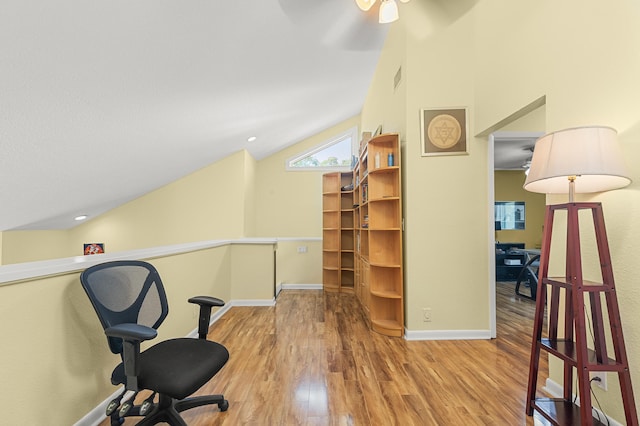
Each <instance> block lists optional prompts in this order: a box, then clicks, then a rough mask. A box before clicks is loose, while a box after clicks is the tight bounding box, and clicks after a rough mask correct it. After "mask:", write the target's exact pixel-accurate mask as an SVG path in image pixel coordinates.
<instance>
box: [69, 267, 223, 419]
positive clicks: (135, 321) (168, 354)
mask: <svg viewBox="0 0 640 426" xmlns="http://www.w3.org/2000/svg"><path fill="white" fill-rule="evenodd" d="M80 281H81V283H82V286H83V287H84V289H85V291H86V292H87V295H88V296H89V299H90V300H91V303H92V304H93V307H94V308H95V310H96V313H97V314H98V317H99V318H100V322H101V323H102V327H103V328H104V330H105V334H106V335H107V341H108V343H109V347H110V349H111V351H112V352H113V353H115V354H120V356H121V357H122V362H121V363H120V364H119V365H118V366H117V367H116V368H115V369H114V370H113V373H112V374H111V383H113V384H114V385H120V384H123V385H125V389H124V391H123V392H122V393H121V394H120V395H119V396H118V397H117V398H115V399H114V400H112V401H111V402H110V403H109V405H108V406H107V410H106V411H107V416H110V417H111V425H112V426H117V425H120V424H122V423H123V422H124V417H128V416H143V417H144V419H142V421H141V422H140V423H138V424H140V425H153V424H156V423H159V422H167V423H169V424H170V425H186V423H185V421H184V420H183V419H182V417H181V416H180V414H179V413H180V412H182V411H184V410H187V409H190V408H194V407H199V406H202V405H207V404H218V408H219V409H220V411H226V410H227V408H229V402H228V401H227V400H225V399H224V396H222V395H208V396H199V397H191V398H187V397H188V396H189V395H191V394H192V393H194V392H195V391H196V390H198V389H199V388H200V387H202V386H203V385H204V384H205V383H207V382H208V381H209V380H210V379H211V378H212V377H213V376H215V375H216V373H217V372H218V371H219V370H220V369H221V368H222V367H223V366H224V365H225V364H226V362H227V360H228V359H229V352H228V351H227V349H226V348H225V347H224V346H222V345H221V344H219V343H216V342H211V341H208V340H206V337H207V332H208V330H209V320H210V316H211V308H212V307H213V306H223V305H224V302H223V301H222V300H220V299H216V298H214V297H208V296H198V297H193V298H191V299H189V302H190V303H195V304H198V305H199V306H200V319H199V323H198V335H199V338H198V339H192V338H177V339H170V340H166V341H163V342H159V343H157V344H155V345H154V346H151V347H150V348H148V349H147V350H145V351H143V352H140V343H141V342H142V341H145V340H151V339H153V338H155V337H156V335H157V331H156V329H157V328H158V327H159V326H160V324H162V322H163V321H164V319H165V318H166V316H167V314H168V312H169V307H168V304H167V297H166V294H165V292H164V287H163V286H162V281H161V279H160V275H159V274H158V271H157V270H156V268H155V267H154V266H153V265H151V264H149V263H147V262H142V261H134V260H124V261H115V262H107V263H103V264H99V265H95V266H92V267H90V268H88V269H87V270H85V271H84V272H83V273H82V274H81V275H80ZM140 390H149V391H151V392H150V393H151V396H149V397H148V398H146V399H145V400H144V401H143V402H142V403H141V404H140V405H135V404H134V400H135V398H136V396H137V394H138V391H140ZM129 391H132V392H133V396H131V397H129V398H127V397H128V396H129V395H130V392H129ZM156 395H157V396H158V398H157V401H156Z"/></svg>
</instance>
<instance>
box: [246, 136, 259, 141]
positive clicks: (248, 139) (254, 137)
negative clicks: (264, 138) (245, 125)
mask: <svg viewBox="0 0 640 426" xmlns="http://www.w3.org/2000/svg"><path fill="white" fill-rule="evenodd" d="M256 139H258V138H257V137H256V136H250V137H248V138H247V142H253V141H255V140H256Z"/></svg>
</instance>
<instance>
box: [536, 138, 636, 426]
mask: <svg viewBox="0 0 640 426" xmlns="http://www.w3.org/2000/svg"><path fill="white" fill-rule="evenodd" d="M630 183H631V179H629V177H628V176H627V172H626V168H625V166H624V162H623V157H622V153H621V150H620V147H619V146H618V143H617V132H616V131H615V130H614V129H612V128H610V127H599V126H589V127H579V128H571V129H566V130H561V131H557V132H553V133H549V134H547V135H545V136H542V137H541V138H540V139H539V140H538V141H537V142H536V145H535V149H534V152H533V158H532V161H531V169H530V171H529V174H528V176H527V178H526V180H525V183H524V189H526V190H527V191H532V192H540V193H546V194H553V193H560V194H563V193H568V194H569V202H568V203H566V204H558V205H548V206H547V207H546V212H545V221H544V231H543V238H542V248H541V257H540V268H539V280H538V283H539V285H538V290H537V298H536V314H535V319H534V326H533V339H532V346H531V361H530V365H529V385H528V389H527V406H526V410H527V414H528V415H532V414H533V411H534V410H535V411H538V412H539V413H541V414H542V415H543V416H544V417H545V418H546V419H547V420H549V421H550V422H551V423H552V424H554V425H564V424H569V425H572V424H575V425H590V424H601V423H600V422H599V420H598V419H596V418H594V417H593V412H592V404H591V387H590V386H591V383H590V374H591V372H594V371H598V372H611V373H617V374H618V379H619V381H620V388H621V395H622V399H623V405H624V410H625V417H626V421H627V425H638V418H637V412H636V407H635V402H634V397H633V390H632V386H631V376H630V372H629V365H628V360H627V355H626V349H625V345H624V338H623V335H622V325H621V321H620V311H619V309H618V302H617V296H616V291H615V284H614V279H613V270H612V267H611V256H610V254H609V243H608V240H607V236H606V230H605V223H604V216H603V213H602V205H601V203H596V202H575V201H574V194H575V193H590V192H603V191H609V190H612V189H617V188H622V187H624V186H627V185H629V184H630ZM581 210H590V211H591V213H592V217H593V227H594V230H595V236H596V243H597V247H598V256H599V260H600V271H601V275H602V282H591V281H588V280H585V279H583V275H582V255H581V246H580V229H579V225H580V223H579V220H578V215H579V211H581ZM558 211H565V212H566V217H567V232H566V238H567V245H566V264H565V265H566V266H565V276H564V277H549V276H548V272H549V254H550V249H551V237H552V232H553V219H554V215H555V213H556V212H558ZM547 289H550V292H549V300H548V303H547V293H548V292H547ZM561 295H564V297H561ZM603 302H604V303H603ZM545 307H546V308H547V309H548V318H549V319H548V321H549V322H548V333H547V336H546V337H545V338H543V337H542V326H543V319H544V311H545ZM563 308H564V312H563ZM587 311H588V312H589V313H587ZM605 313H606V315H607V316H608V321H605V320H604V315H605ZM560 315H563V318H559V317H560ZM607 325H609V332H608V333H606V332H605V328H606V326H607ZM587 336H589V338H590V339H591V340H589V341H588V340H587ZM607 339H610V342H609V343H610V345H608V343H607ZM611 347H612V348H613V350H614V353H613V354H609V353H608V351H609V348H611ZM541 351H545V352H546V353H548V354H550V355H552V356H555V357H557V358H558V359H560V360H561V361H562V362H563V367H564V368H563V371H564V376H563V398H537V397H536V387H537V379H538V366H539V358H540V353H541ZM574 371H575V374H576V375H577V386H578V389H577V395H578V396H579V397H580V405H579V406H577V405H576V404H574V403H573V400H574V395H573V394H574V391H573V377H574Z"/></svg>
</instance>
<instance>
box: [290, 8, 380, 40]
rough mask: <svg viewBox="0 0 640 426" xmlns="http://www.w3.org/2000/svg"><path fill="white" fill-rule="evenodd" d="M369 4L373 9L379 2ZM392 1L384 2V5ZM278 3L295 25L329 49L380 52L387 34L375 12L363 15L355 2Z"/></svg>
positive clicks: (371, 11)
mask: <svg viewBox="0 0 640 426" xmlns="http://www.w3.org/2000/svg"><path fill="white" fill-rule="evenodd" d="M360 1H362V0H358V2H360ZM367 1H368V3H370V4H369V9H371V6H373V4H374V3H375V0H367ZM388 1H390V0H384V1H383V3H386V2H388ZM278 3H279V4H280V8H281V9H282V11H283V12H284V14H285V15H286V17H287V18H288V19H289V21H291V23H292V24H294V25H295V26H297V27H299V29H300V30H301V31H302V32H303V33H304V34H306V35H307V36H309V38H310V39H314V40H318V41H320V42H321V43H322V44H324V45H326V46H328V47H337V48H340V49H345V50H356V51H378V50H379V49H380V48H381V47H382V44H383V43H384V39H385V37H386V34H387V30H388V27H387V26H386V25H378V23H377V17H374V16H373V13H374V10H373V9H372V10H370V11H369V12H367V13H362V11H361V10H360V9H359V8H358V7H356V3H354V2H353V1H347V0H323V1H318V0H278ZM362 10H365V9H362ZM365 12H366V10H365Z"/></svg>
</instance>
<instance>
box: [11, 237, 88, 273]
mask: <svg viewBox="0 0 640 426" xmlns="http://www.w3.org/2000/svg"><path fill="white" fill-rule="evenodd" d="M2 234H3V236H4V237H0V247H2V256H1V258H0V265H9V264H13V263H21V262H26V261H31V260H45V259H56V258H59V257H69V256H74V255H80V254H82V246H81V247H80V248H79V249H78V250H77V251H76V252H75V253H72V252H71V251H70V249H69V233H68V231H65V230H49V231H4V232H2Z"/></svg>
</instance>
